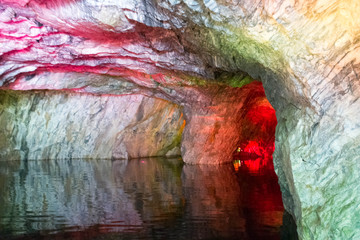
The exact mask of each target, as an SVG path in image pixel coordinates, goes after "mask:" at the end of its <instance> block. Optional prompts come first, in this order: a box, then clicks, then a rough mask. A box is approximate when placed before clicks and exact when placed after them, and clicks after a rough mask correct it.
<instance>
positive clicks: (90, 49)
mask: <svg viewBox="0 0 360 240" xmlns="http://www.w3.org/2000/svg"><path fill="white" fill-rule="evenodd" d="M358 12H360V4H359V3H358V2H357V1H351V0H341V1H338V0H331V1H316V0H315V1H307V0H302V1H290V0H286V1H282V0H281V1H280V0H272V1H262V0H258V1H253V0H245V1H213V0H206V1H173V0H171V1H155V0H154V1H143V2H141V3H140V2H138V1H120V2H119V1H111V0H110V1H106V2H104V3H102V4H99V3H98V2H97V1H88V0H82V1H75V0H74V1H60V0H51V1H46V2H45V1H35V0H33V1H30V0H22V1H13V0H2V1H1V14H0V20H1V26H0V27H1V29H2V35H1V60H0V62H1V68H0V70H1V72H0V74H1V75H0V76H1V80H0V82H1V84H2V86H3V88H9V89H33V88H36V89H47V88H51V89H53V88H58V90H62V89H63V88H67V89H71V90H72V91H75V92H89V93H92V92H94V91H97V92H101V93H106V92H107V91H109V92H117V91H120V92H127V93H133V92H141V93H142V94H144V95H146V96H153V97H154V96H155V97H159V98H163V99H167V100H169V101H172V102H175V103H178V104H180V105H181V106H183V107H184V114H185V118H187V119H189V120H190V119H191V118H192V116H193V114H195V115H200V114H198V113H201V115H202V117H203V118H204V117H206V116H211V117H212V119H216V116H217V115H219V119H221V116H223V115H222V114H223V113H224V112H222V111H212V109H216V107H215V108H214V107H211V106H222V104H223V103H224V105H223V106H226V108H231V107H232V106H233V105H232V104H231V103H230V102H228V103H227V104H225V103H226V102H227V100H229V99H232V96H231V94H230V93H231V92H232V91H234V90H231V91H229V94H228V95H226V94H222V95H221V94H220V95H219V96H228V98H225V99H223V98H218V100H217V101H214V102H212V99H213V98H214V97H215V96H216V94H215V95H214V94H213V93H212V92H211V90H209V91H207V90H204V91H201V89H208V88H206V86H207V85H209V84H210V83H211V84H215V85H216V84H218V85H221V86H231V87H233V88H234V87H235V88H236V87H239V86H242V84H241V83H242V82H243V80H244V78H243V77H241V78H239V79H235V80H234V78H233V77H226V78H222V77H221V76H222V75H223V74H222V73H224V74H225V75H226V73H231V74H238V73H239V72H240V71H241V72H247V73H248V74H249V75H250V76H251V77H252V78H254V79H260V80H261V81H262V83H263V86H264V88H265V92H266V95H267V98H268V99H269V101H270V103H271V104H272V106H273V107H274V108H275V110H276V116H277V120H278V126H277V129H276V139H275V141H276V142H275V143H276V148H275V153H274V162H275V169H276V171H277V174H278V176H279V181H280V185H281V188H282V192H283V196H284V205H285V208H286V209H287V210H288V211H289V212H290V213H291V214H292V215H293V217H294V218H295V220H296V223H297V226H298V234H299V237H300V239H359V238H360V231H359V229H360V227H359V226H360V218H359V208H358V204H357V202H358V199H359V197H360V191H359V189H358V185H357V184H356V180H357V179H358V178H359V174H360V173H359V169H360V168H359V157H358V153H359V150H360V149H359V142H360V127H359V126H360V124H359V123H360V120H359V119H360V111H358V107H357V106H358V98H359V96H360V93H359V85H360V84H359V74H360V68H359V66H360V65H359V60H358V57H357V56H358V55H359V54H358V53H359V50H358V49H359V48H358V47H359V41H358V39H359V37H358V36H359V31H360V29H359V26H360V22H359V21H360V20H359V18H358V17H357V13H358ZM58 72H72V73H73V72H78V73H84V72H85V74H86V75H88V74H90V73H92V74H95V75H98V76H99V77H98V78H97V80H94V78H92V80H91V81H89V85H87V84H86V82H87V79H86V78H84V79H83V80H81V81H80V82H83V83H82V84H79V83H77V84H70V83H71V82H73V79H74V78H73V77H72V74H69V75H68V76H69V78H52V77H51V76H52V75H53V74H58ZM44 73H46V74H48V75H49V76H48V77H47V78H42V83H43V84H38V83H40V82H41V81H38V80H39V78H38V77H37V76H39V75H41V74H44ZM231 74H230V76H231ZM240 75H241V74H240ZM219 76H220V77H219ZM52 79H57V80H58V81H57V82H56V84H54V82H52ZM75 79H76V78H75ZM93 80H94V81H93ZM47 82H48V84H47ZM60 82H67V83H66V84H63V83H60ZM75 82H76V81H75ZM120 82H127V83H126V84H123V83H120ZM128 83H129V84H128ZM234 83H235V84H234ZM72 85H73V86H72ZM78 85H81V87H75V86H78ZM53 86H54V87H53ZM119 89H122V90H119ZM124 89H125V90H124ZM209 89H213V88H209ZM219 89H223V90H224V91H227V90H226V89H230V88H226V87H222V88H219ZM236 91H238V90H235V92H236ZM223 100H224V101H223ZM209 103H211V104H209ZM232 103H234V101H232ZM235 105H236V101H235ZM236 106H238V105H236ZM236 108H238V107H236ZM192 109H193V110H192ZM201 109H206V111H199V110H201ZM239 109H240V107H239ZM191 110H192V111H191ZM233 113H236V111H234V112H233V111H229V112H228V113H226V114H233ZM230 116H231V115H230ZM201 123H207V122H206V121H204V122H202V121H200V120H199V121H197V124H195V125H199V126H200V125H201ZM226 123H227V121H218V124H217V125H215V124H213V127H210V128H209V129H208V131H207V132H204V133H203V134H204V137H203V139H205V140H207V139H209V140H211V139H214V138H213V137H212V136H213V135H214V129H221V128H225V127H224V126H226ZM188 126H189V127H190V126H191V124H189V125H188ZM215 126H218V127H215ZM195 129H196V130H198V129H199V127H197V128H195ZM184 131H185V132H184V133H187V134H189V136H191V134H194V133H196V131H190V128H188V129H187V128H185V130H184ZM227 133H228V132H227V131H217V134H216V137H217V138H218V139H224V137H225V136H227ZM206 135H207V137H206ZM192 143H197V142H196V138H191V137H186V138H185V140H183V142H182V146H186V145H188V146H191V145H192ZM205 146H208V145H206V144H202V145H198V147H205ZM231 147H232V143H228V144H226V146H225V147H222V148H221V149H220V150H222V149H226V148H228V149H229V148H231ZM182 151H183V153H182V154H183V156H185V158H184V160H185V161H187V162H191V163H197V161H199V162H198V163H211V162H216V163H219V162H226V161H228V160H229V158H224V159H222V160H220V161H219V160H218V158H217V157H218V156H219V155H218V154H214V155H213V156H211V155H209V156H206V159H207V161H201V158H196V157H198V156H202V153H204V152H207V151H202V149H198V150H197V151H193V152H192V150H191V149H190V150H189V147H185V149H184V148H183V150H182ZM189 151H190V152H189ZM215 152H216V151H215ZM188 153H190V154H189V155H187V154H188Z"/></svg>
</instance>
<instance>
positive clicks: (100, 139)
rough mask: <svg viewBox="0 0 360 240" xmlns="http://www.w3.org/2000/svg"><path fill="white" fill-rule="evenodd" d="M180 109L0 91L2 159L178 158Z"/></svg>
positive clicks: (137, 100)
mask: <svg viewBox="0 0 360 240" xmlns="http://www.w3.org/2000/svg"><path fill="white" fill-rule="evenodd" d="M184 125H185V120H184V118H183V114H182V111H181V108H180V107H179V106H178V105H176V104H170V103H168V102H167V101H165V100H161V99H156V98H148V97H144V96H143V95H125V96H111V95H109V96H96V95H91V94H74V93H60V94H59V93H58V92H53V91H47V92H44V91H41V92H38V91H29V92H17V91H8V90H7V91H5V90H1V91H0V132H1V135H0V160H17V159H68V158H96V159H101V158H107V159H114V158H116V159H130V158H139V157H149V156H165V155H168V156H179V155H180V140H181V133H182V130H183V128H184Z"/></svg>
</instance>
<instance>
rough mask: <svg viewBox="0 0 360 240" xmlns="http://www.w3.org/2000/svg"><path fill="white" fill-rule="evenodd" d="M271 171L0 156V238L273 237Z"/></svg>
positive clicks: (278, 215) (277, 204) (276, 205)
mask: <svg viewBox="0 0 360 240" xmlns="http://www.w3.org/2000/svg"><path fill="white" fill-rule="evenodd" d="M283 212H284V210H283V205H282V201H281V193H280V190H279V186H278V184H277V177H276V175H275V173H274V172H273V171H265V172H261V171H250V170H249V169H248V168H247V167H246V166H245V165H244V166H240V167H239V166H236V170H235V168H234V166H233V165H223V166H192V165H191V166H189V165H183V163H182V161H181V159H165V158H148V159H138V160H130V161H124V160H116V161H111V160H83V159H76V160H48V161H2V162H0V239H52V240H54V239H79V240H82V239H267V240H271V239H280V235H281V226H282V224H283V222H282V219H283Z"/></svg>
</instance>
